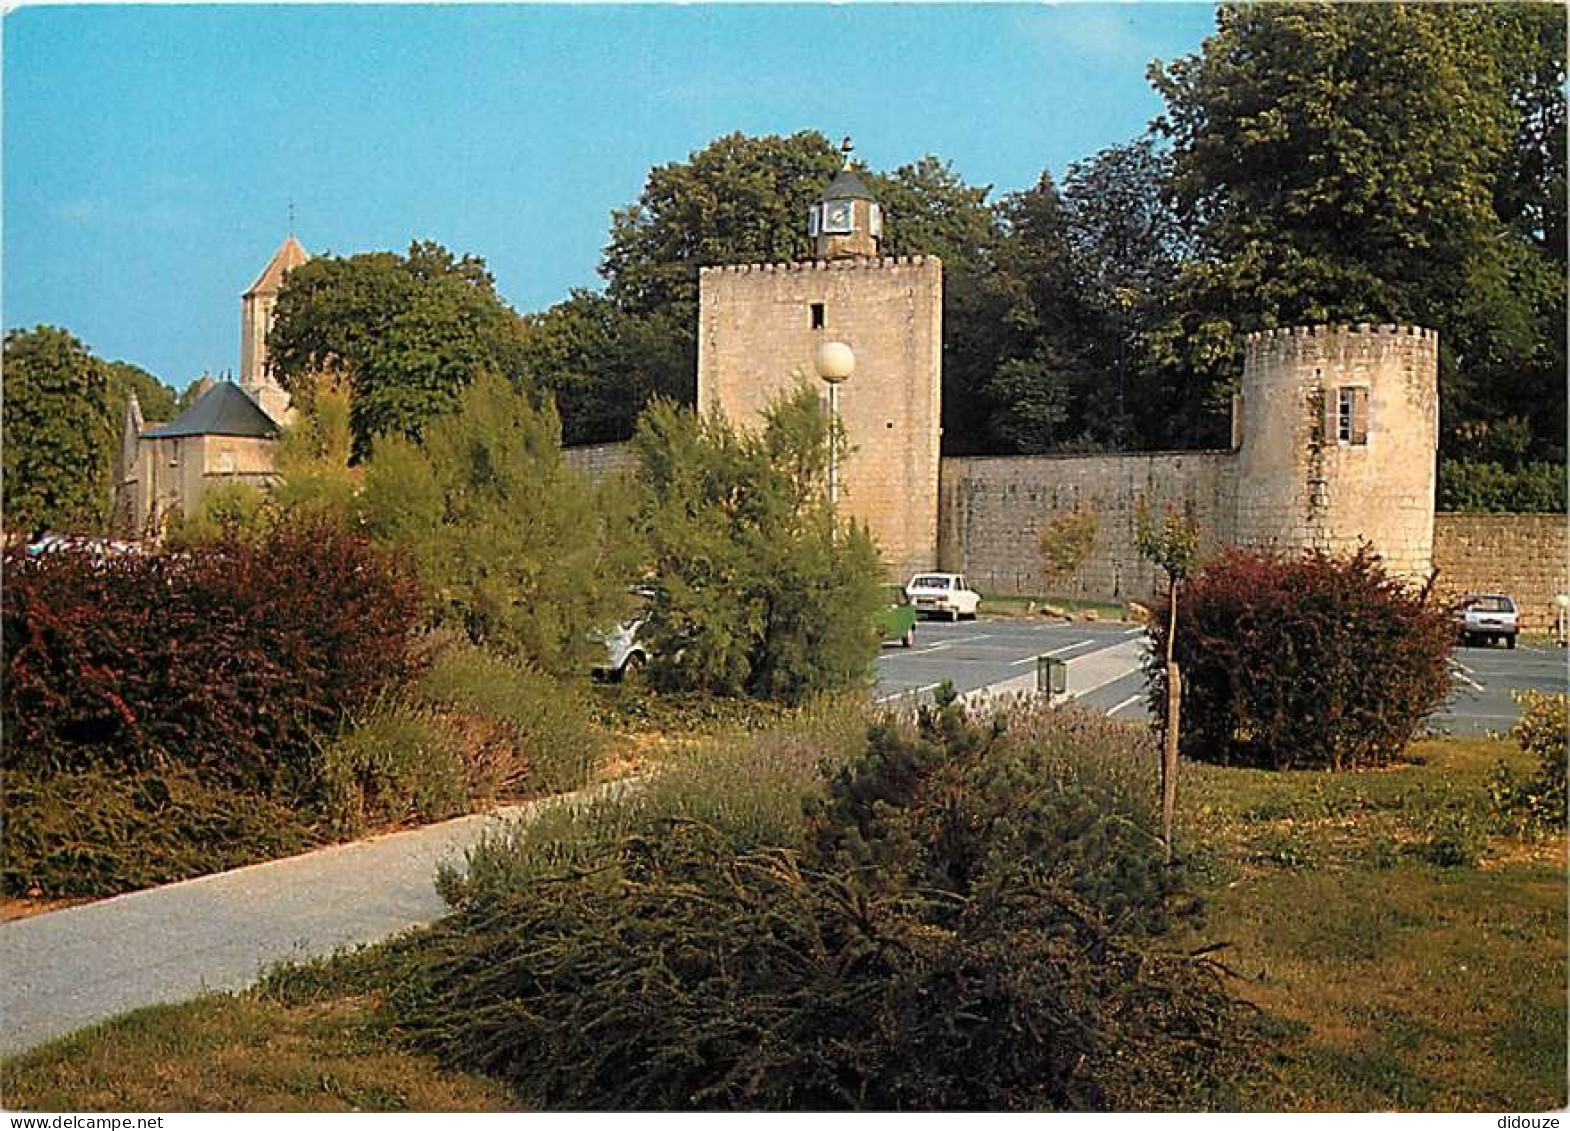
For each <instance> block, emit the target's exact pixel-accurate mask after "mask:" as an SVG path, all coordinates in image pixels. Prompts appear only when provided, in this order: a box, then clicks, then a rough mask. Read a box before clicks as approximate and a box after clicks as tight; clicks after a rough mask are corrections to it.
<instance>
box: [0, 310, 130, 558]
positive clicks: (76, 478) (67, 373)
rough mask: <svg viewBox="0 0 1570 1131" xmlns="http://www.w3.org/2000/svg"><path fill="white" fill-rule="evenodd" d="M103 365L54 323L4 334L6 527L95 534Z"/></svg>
mask: <svg viewBox="0 0 1570 1131" xmlns="http://www.w3.org/2000/svg"><path fill="white" fill-rule="evenodd" d="M108 391H109V378H108V376H107V374H106V372H105V367H104V365H103V364H102V362H100V361H98V360H97V359H96V358H94V357H93V355H92V354H91V353H89V352H88V350H87V347H86V346H84V345H83V344H82V343H81V342H79V341H77V339H76V338H75V337H73V336H72V335H71V334H70V333H68V332H67V331H65V330H62V329H59V328H58V327H55V326H37V327H35V328H33V329H31V330H12V331H10V332H9V333H7V334H6V336H5V398H4V439H3V443H0V446H3V448H4V455H3V458H4V475H5V480H4V508H5V525H6V529H7V530H9V531H17V532H21V533H25V534H35V533H40V532H42V531H46V530H53V531H64V532H81V533H88V532H96V531H97V530H98V529H100V528H101V526H102V524H103V521H104V518H105V517H106V515H107V511H108V503H109V497H108V491H107V489H106V488H107V483H106V481H105V475H104V472H105V469H106V468H107V466H108V463H107V461H108V458H109V450H110V449H109V445H108V437H107V435H106V429H105V428H104V418H105V413H106V405H107V403H108Z"/></svg>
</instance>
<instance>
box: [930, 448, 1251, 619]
mask: <svg viewBox="0 0 1570 1131" xmlns="http://www.w3.org/2000/svg"><path fill="white" fill-rule="evenodd" d="M1236 496H1237V461H1236V459H1235V457H1234V456H1233V454H1232V453H1231V452H1143V453H1139V454H1137V455H1104V456H987V457H970V458H962V459H955V458H951V459H945V460H944V461H943V492H942V496H941V500H940V504H939V508H938V512H939V516H940V526H939V550H938V557H939V560H940V561H941V562H942V563H943V567H944V568H945V569H950V570H953V571H954V572H956V573H963V574H965V576H966V578H967V579H968V580H969V581H970V583H971V584H972V585H973V586H975V587H976V588H977V589H978V590H979V591H980V592H981V593H982V594H983V595H985V594H987V593H993V594H1033V595H1041V594H1047V593H1050V594H1054V595H1058V596H1065V597H1092V598H1099V599H1111V600H1125V599H1130V598H1132V599H1135V600H1144V599H1147V598H1148V597H1149V596H1150V595H1151V594H1152V593H1154V592H1155V591H1156V589H1157V583H1156V573H1155V569H1154V567H1153V566H1152V565H1151V564H1150V563H1149V562H1148V561H1146V560H1145V559H1143V558H1141V557H1140V556H1139V552H1138V551H1137V550H1136V549H1135V548H1134V516H1135V512H1136V510H1137V509H1138V506H1139V503H1140V501H1141V500H1142V499H1143V500H1145V501H1147V502H1148V503H1149V504H1150V505H1151V506H1152V507H1154V508H1155V509H1156V510H1157V511H1158V512H1159V511H1160V510H1161V509H1163V508H1165V507H1167V506H1169V505H1170V506H1173V507H1176V508H1177V509H1179V510H1180V511H1182V512H1183V513H1184V514H1186V515H1188V516H1190V517H1191V518H1193V519H1194V520H1195V522H1196V523H1197V524H1198V525H1199V529H1200V537H1201V544H1200V549H1201V551H1202V552H1207V551H1209V550H1212V549H1214V548H1215V547H1216V546H1217V545H1219V544H1221V543H1223V542H1231V541H1234V540H1235V538H1236V526H1235V522H1236V511H1237V497H1236ZM1076 509H1078V510H1082V511H1087V512H1089V513H1092V514H1094V515H1095V516H1096V519H1097V522H1096V539H1095V545H1094V547H1093V548H1092V550H1091V552H1090V555H1089V556H1088V557H1087V559H1086V560H1085V563H1084V565H1083V566H1081V568H1080V569H1079V570H1078V571H1076V572H1075V573H1074V574H1072V575H1070V576H1068V577H1064V578H1053V579H1051V580H1050V581H1049V580H1048V579H1047V578H1045V577H1043V576H1042V572H1041V567H1042V562H1041V551H1040V549H1039V548H1038V540H1039V539H1040V537H1041V530H1042V527H1043V526H1044V525H1045V524H1046V523H1047V522H1048V521H1049V520H1050V519H1051V518H1053V517H1054V516H1055V515H1058V514H1062V513H1065V512H1069V511H1073V510H1076Z"/></svg>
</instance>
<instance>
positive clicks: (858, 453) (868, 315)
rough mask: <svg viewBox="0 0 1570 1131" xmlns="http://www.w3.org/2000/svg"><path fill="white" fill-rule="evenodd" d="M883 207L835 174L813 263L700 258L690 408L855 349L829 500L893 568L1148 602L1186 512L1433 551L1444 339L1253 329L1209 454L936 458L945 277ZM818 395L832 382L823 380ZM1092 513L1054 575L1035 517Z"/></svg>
mask: <svg viewBox="0 0 1570 1131" xmlns="http://www.w3.org/2000/svg"><path fill="white" fill-rule="evenodd" d="M882 221H883V217H882V211H881V209H880V207H879V205H878V202H877V201H876V200H874V199H873V198H872V194H871V193H869V192H868V191H867V189H866V186H865V185H864V184H863V183H862V181H861V180H860V178H858V177H857V176H856V175H855V173H854V172H852V171H850V170H849V169H848V168H847V169H845V170H843V171H841V172H840V173H839V174H838V175H837V176H836V177H835V178H834V180H833V181H832V182H831V183H830V184H829V186H828V188H827V189H826V190H825V191H824V193H823V195H822V196H821V197H820V198H819V200H818V201H817V202H816V203H815V204H814V205H813V206H812V210H811V213H810V215H809V217H808V232H809V234H810V235H811V237H812V239H813V241H814V252H815V258H814V259H813V260H811V261H809V262H804V263H766V264H747V265H739V266H721V267H709V268H705V269H704V270H702V271H701V272H700V275H699V315H698V404H699V408H700V409H702V410H703V411H705V412H707V411H710V410H713V409H718V410H720V411H721V412H722V413H723V414H724V415H725V416H726V417H728V418H729V419H730V420H732V421H733V422H737V423H741V424H748V425H755V424H756V423H757V422H758V420H759V417H760V414H761V412H762V411H763V409H764V408H765V407H766V406H767V405H768V404H769V403H770V402H771V401H773V400H774V399H776V398H777V397H779V396H780V395H781V394H782V393H785V392H788V391H789V390H790V389H791V388H793V387H794V386H795V385H797V384H799V383H801V382H808V383H817V379H816V375H815V373H814V370H813V358H814V351H815V350H816V348H817V347H818V346H819V345H820V344H822V343H824V342H827V341H839V342H843V343H845V344H846V345H848V346H850V347H851V349H852V350H853V351H854V354H855V362H856V363H855V370H854V373H853V375H852V376H851V378H850V379H849V380H847V381H845V382H844V384H843V385H841V386H840V388H839V392H838V400H839V414H840V419H841V421H842V423H843V425H844V428H845V431H846V438H847V441H848V443H849V445H850V449H851V450H850V454H849V456H848V458H847V460H846V466H845V468H844V469H843V475H842V483H843V488H842V492H841V496H840V499H841V507H842V509H843V510H844V511H846V512H848V513H849V515H850V516H851V517H853V518H856V519H859V520H861V521H864V522H866V523H867V525H868V526H869V527H870V528H871V530H872V533H873V536H874V537H875V538H876V539H877V541H878V544H879V546H880V548H881V551H882V553H883V557H884V560H885V562H886V563H887V565H888V567H889V570H890V573H891V574H892V575H893V576H895V577H901V576H908V575H909V574H911V573H913V572H916V571H918V570H923V569H931V568H933V567H934V566H938V567H941V568H944V569H950V570H953V571H955V572H963V573H965V574H966V575H967V576H968V577H969V578H970V579H971V580H972V582H973V583H977V584H980V585H981V586H982V587H983V588H984V589H985V590H988V591H991V592H994V593H999V592H1003V593H1011V592H1012V593H1043V592H1046V591H1047V590H1048V589H1049V588H1050V587H1051V586H1052V584H1058V585H1062V584H1065V583H1066V584H1067V585H1068V587H1069V588H1071V589H1075V590H1078V591H1080V592H1083V593H1084V594H1086V595H1091V596H1099V597H1114V598H1116V597H1123V596H1130V595H1139V596H1144V595H1147V594H1149V593H1150V592H1151V590H1152V588H1153V586H1154V584H1155V578H1154V574H1153V571H1152V568H1151V567H1150V566H1149V564H1148V563H1145V562H1143V561H1142V560H1141V559H1140V557H1139V555H1138V553H1137V552H1136V551H1135V549H1134V526H1135V515H1136V512H1137V509H1138V507H1139V506H1140V505H1141V504H1142V503H1143V504H1150V505H1154V506H1158V507H1159V506H1163V505H1171V506H1177V507H1180V508H1181V509H1182V510H1184V511H1185V512H1187V513H1188V514H1189V515H1191V516H1192V517H1193V518H1194V519H1195V520H1196V521H1197V522H1198V524H1199V526H1200V528H1201V530H1202V535H1203V538H1204V540H1205V542H1206V543H1208V544H1209V545H1211V546H1214V545H1217V544H1219V543H1223V542H1238V543H1245V544H1250V545H1261V546H1264V545H1268V546H1275V547H1278V548H1281V549H1305V548H1310V547H1317V548H1320V549H1324V550H1328V551H1332V552H1345V551H1350V550H1352V549H1355V548H1356V547H1357V546H1358V545H1359V544H1361V543H1363V542H1367V543H1369V544H1370V545H1371V546H1372V547H1373V548H1374V549H1375V550H1376V551H1377V552H1378V553H1380V554H1381V555H1382V556H1383V557H1384V559H1385V561H1386V564H1387V565H1388V566H1389V567H1390V568H1392V569H1393V570H1394V571H1396V572H1398V573H1401V574H1403V575H1405V576H1408V577H1413V578H1421V577H1425V576H1426V575H1427V573H1428V571H1429V569H1430V568H1431V565H1432V560H1433V530H1434V505H1433V500H1434V473H1435V460H1436V454H1437V443H1438V396H1437V393H1438V387H1437V382H1438V351H1439V345H1438V338H1437V335H1436V334H1435V333H1434V332H1433V331H1430V330H1424V329H1418V328H1414V327H1401V326H1377V327H1376V326H1367V325H1363V326H1357V327H1344V326H1314V327H1299V328H1296V329H1288V330H1275V331H1270V332H1267V333H1262V334H1255V335H1253V336H1251V337H1250V338H1249V340H1248V343H1247V347H1246V360H1245V363H1244V372H1243V381H1242V386H1243V388H1242V393H1241V394H1240V396H1239V398H1238V403H1237V404H1236V405H1235V406H1234V427H1233V446H1232V448H1231V449H1230V450H1225V451H1213V452H1169V453H1132V454H1121V455H1115V456H1089V457H1086V456H1075V457H1003V458H980V459H947V460H944V459H940V455H939V443H940V439H941V433H942V429H941V404H940V390H941V388H942V373H941V363H942V336H943V325H942V305H943V267H942V264H941V263H940V262H939V261H938V260H937V259H934V258H931V257H923V256H915V257H911V258H898V259H893V258H886V257H882V256H881V255H880V253H879V241H880V238H881V235H882ZM818 387H820V388H821V387H822V386H821V384H820V385H819V386H818ZM1075 509H1079V510H1089V511H1093V512H1094V513H1095V514H1096V515H1097V520H1098V532H1097V540H1096V545H1095V548H1094V550H1093V551H1092V553H1091V556H1090V559H1089V560H1088V561H1087V562H1086V563H1085V565H1084V566H1083V567H1082V568H1081V570H1080V571H1079V572H1078V574H1077V575H1076V576H1075V577H1072V578H1069V579H1066V581H1065V580H1064V579H1056V580H1055V582H1054V583H1049V582H1048V581H1047V580H1046V579H1045V578H1044V577H1043V576H1042V570H1041V554H1040V551H1039V549H1038V540H1039V538H1040V533H1041V530H1042V528H1043V526H1044V525H1045V524H1046V523H1048V522H1050V521H1051V520H1052V519H1053V518H1054V517H1055V516H1056V515H1058V514H1060V513H1062V512H1064V511H1070V510H1075Z"/></svg>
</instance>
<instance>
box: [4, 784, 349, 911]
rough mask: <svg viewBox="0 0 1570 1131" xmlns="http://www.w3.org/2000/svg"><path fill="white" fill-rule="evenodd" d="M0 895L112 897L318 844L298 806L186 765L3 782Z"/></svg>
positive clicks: (294, 851) (317, 839) (275, 857)
mask: <svg viewBox="0 0 1570 1131" xmlns="http://www.w3.org/2000/svg"><path fill="white" fill-rule="evenodd" d="M4 801H5V836H4V837H0V891H4V893H5V894H6V895H9V896H16V897H23V896H42V897H46V898H66V897H70V896H106V895H116V894H118V893H120V892H125V891H135V890H137V889H139V888H145V887H151V886H153V885H154V884H164V883H172V882H174V881H175V880H183V879H188V878H189V877H191V876H200V875H206V874H208V873H210V872H219V871H223V870H224V869H226V868H235V867H239V866H241V865H243V864H251V863H254V862H256V861H258V860H274V859H277V858H279V857H281V856H288V855H291V854H293V853H296V852H303V851H304V850H305V849H307V848H309V847H311V846H312V845H314V844H316V843H318V842H319V841H320V839H321V838H320V836H319V835H318V832H317V830H316V829H315V828H313V827H312V824H311V822H310V821H309V819H308V817H307V815H306V814H303V813H302V812H301V810H300V808H299V807H297V806H295V805H291V804H286V803H284V802H282V801H279V800H275V799H273V798H269V797H263V796H258V795H256V794H253V793H247V792H243V791H240V790H234V789H228V788H225V787H223V786H221V785H214V784H211V783H209V782H206V781H204V780H203V779H202V777H201V776H200V775H199V774H198V773H197V772H196V771H194V770H192V769H190V768H189V767H184V766H166V767H164V768H162V769H158V770H122V769H117V770H107V769H101V768H89V769H85V770H81V771H79V772H76V773H69V774H48V775H43V776H39V775H35V774H31V773H27V772H23V771H16V770H11V769H7V770H6V772H5V775H4Z"/></svg>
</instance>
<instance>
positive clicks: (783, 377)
mask: <svg viewBox="0 0 1570 1131" xmlns="http://www.w3.org/2000/svg"><path fill="white" fill-rule="evenodd" d="M826 341H838V342H843V343H845V344H846V345H848V346H850V347H851V349H852V350H854V351H855V355H856V369H855V373H854V375H852V377H851V378H850V379H849V380H848V381H846V382H845V383H844V384H842V385H841V386H840V388H839V394H838V400H839V414H840V419H841V422H842V423H843V425H844V428H845V432H846V436H847V439H848V443H849V445H850V452H849V454H848V456H847V458H846V460H845V465H844V467H843V468H842V469H841V473H840V494H839V499H840V507H841V510H842V511H843V512H844V513H846V514H848V515H849V516H850V517H851V518H853V519H856V520H857V521H860V522H865V523H866V524H867V525H868V527H869V528H870V529H871V531H872V534H873V537H874V538H875V539H876V540H877V543H878V546H879V548H880V549H881V551H882V554H883V558H884V561H885V562H886V563H887V565H888V566H889V568H890V571H891V573H892V574H893V575H894V576H896V577H908V576H909V575H910V574H912V573H915V572H917V571H919V570H924V569H931V568H932V566H933V565H934V563H935V562H936V560H937V556H938V555H937V542H938V458H939V457H938V443H939V437H940V433H941V423H940V421H941V416H940V394H941V368H940V367H941V364H942V347H943V265H942V263H941V262H939V260H937V259H936V258H934V257H932V256H914V257H908V258H907V257H901V258H897V259H896V258H882V259H872V258H848V259H840V260H832V261H823V260H818V261H813V262H805V263H765V264H749V265H746V266H739V267H709V268H705V269H704V270H703V271H702V272H701V273H700V275H699V315H698V407H699V409H700V410H701V411H704V412H709V411H712V410H715V409H719V410H720V411H721V412H722V413H723V414H724V415H725V417H726V418H727V419H729V420H730V421H731V422H732V423H735V424H738V425H742V426H752V427H756V426H757V425H758V423H759V422H760V421H761V419H762V413H763V410H764V409H765V408H767V407H768V406H769V404H770V403H771V402H773V401H775V400H777V399H778V398H780V397H781V396H783V395H786V394H788V393H789V392H791V391H792V390H793V389H794V388H796V387H797V386H798V385H800V384H803V383H805V384H808V385H810V386H812V387H814V388H816V389H818V390H819V391H820V392H821V391H822V390H823V387H824V386H823V383H822V382H821V381H819V380H818V378H817V376H816V374H815V373H814V370H813V354H814V351H815V350H816V349H817V347H818V346H819V345H820V344H821V343H823V342H826Z"/></svg>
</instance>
